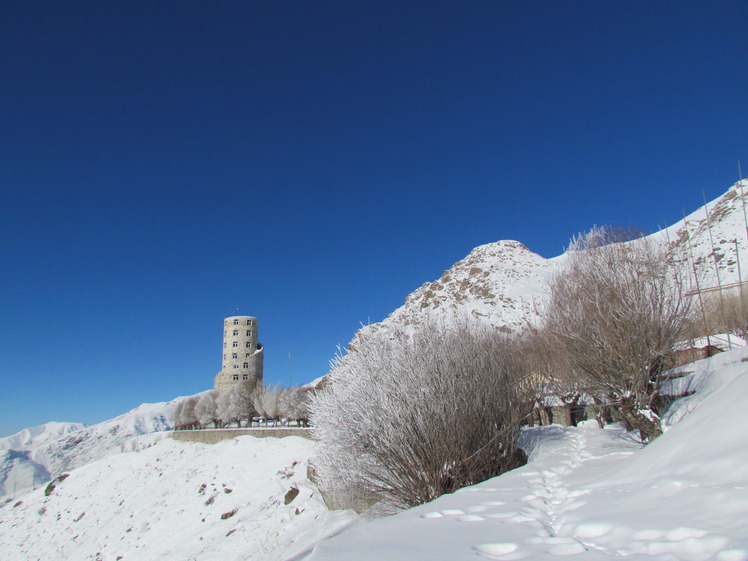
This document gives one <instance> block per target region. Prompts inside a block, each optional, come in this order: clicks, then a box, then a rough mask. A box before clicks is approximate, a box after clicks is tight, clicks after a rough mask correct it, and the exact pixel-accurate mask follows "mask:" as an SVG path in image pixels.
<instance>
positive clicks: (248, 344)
mask: <svg viewBox="0 0 748 561" xmlns="http://www.w3.org/2000/svg"><path fill="white" fill-rule="evenodd" d="M244 346H245V347H247V348H248V349H251V348H252V343H250V342H249V341H247V343H246V345H244Z"/></svg>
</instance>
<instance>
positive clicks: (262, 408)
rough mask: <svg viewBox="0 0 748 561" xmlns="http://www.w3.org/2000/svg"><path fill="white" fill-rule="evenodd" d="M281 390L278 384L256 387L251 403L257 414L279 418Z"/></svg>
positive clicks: (264, 417) (267, 417)
mask: <svg viewBox="0 0 748 561" xmlns="http://www.w3.org/2000/svg"><path fill="white" fill-rule="evenodd" d="M282 393H283V390H282V389H281V388H280V386H262V387H259V388H258V389H257V392H255V394H254V396H253V405H254V408H255V411H257V414H258V415H259V416H260V417H262V418H263V419H265V420H266V421H267V420H268V419H273V421H277V420H280V418H281V417H282V411H281V394H282Z"/></svg>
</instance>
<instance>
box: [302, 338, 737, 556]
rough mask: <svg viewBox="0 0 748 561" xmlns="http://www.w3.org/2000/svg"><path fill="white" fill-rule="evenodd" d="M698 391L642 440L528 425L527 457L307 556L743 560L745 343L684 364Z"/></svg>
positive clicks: (616, 429)
mask: <svg viewBox="0 0 748 561" xmlns="http://www.w3.org/2000/svg"><path fill="white" fill-rule="evenodd" d="M688 372H690V373H691V376H690V378H691V381H692V382H693V383H691V382H689V381H688V380H687V379H681V380H679V382H678V384H686V385H687V386H688V387H689V388H693V389H696V390H697V393H696V394H695V395H693V396H691V397H688V398H685V399H682V400H679V401H678V402H676V403H675V404H674V406H673V407H672V408H671V411H670V413H669V414H668V418H672V419H674V420H676V422H675V424H673V425H672V426H670V427H669V428H668V430H667V431H666V432H665V434H664V435H663V436H661V437H660V438H658V439H657V440H656V441H655V442H653V443H652V444H650V445H648V446H646V447H644V448H642V447H641V444H640V443H638V442H637V441H636V440H634V439H633V438H632V437H631V436H630V435H628V434H627V433H626V432H625V431H624V430H623V429H622V428H621V427H620V426H611V427H607V428H606V429H598V428H597V427H596V425H593V426H582V427H578V428H563V427H559V426H550V427H535V428H531V429H526V430H525V431H523V434H522V446H523V448H525V449H526V450H529V451H530V453H529V455H530V458H529V461H528V464H527V465H525V466H523V467H521V468H519V469H516V470H514V471H511V472H509V473H506V474H504V475H502V476H500V477H495V478H493V479H490V480H488V481H484V482H483V483H480V484H478V485H474V486H472V487H467V488H464V489H461V490H459V491H457V492H456V493H454V494H452V495H444V496H442V497H440V498H438V499H437V500H435V501H433V502H431V503H428V504H425V505H421V506H419V507H416V508H414V509H411V510H408V511H405V512H402V513H400V514H398V515H395V516H391V517H389V518H383V519H378V520H374V521H372V522H368V523H366V522H363V521H359V522H358V523H356V524H354V525H353V526H352V527H350V529H348V530H346V531H344V532H342V533H341V534H340V535H338V536H336V537H334V538H331V539H329V540H326V541H323V542H321V543H319V544H318V545H317V546H316V547H315V549H314V551H313V552H312V553H311V554H310V555H309V556H308V557H307V558H306V559H307V560H308V561H348V560H350V559H356V560H357V561H375V560H376V561H379V560H381V559H387V560H388V561H419V560H446V559H448V560H450V561H468V560H471V561H476V559H477V560H479V559H483V560H484V561H485V560H487V559H492V560H497V561H514V560H523V559H527V560H532V561H544V560H548V561H550V560H556V561H558V560H559V559H570V560H571V559H582V560H584V561H610V560H611V559H619V560H620V559H624V560H626V561H644V560H647V561H748V446H746V442H748V439H747V438H746V434H747V431H748V407H746V406H745V403H746V396H748V349H739V350H736V351H732V352H730V353H724V354H722V355H718V356H716V357H713V358H711V359H707V360H704V361H699V362H698V363H694V364H693V365H689V366H688Z"/></svg>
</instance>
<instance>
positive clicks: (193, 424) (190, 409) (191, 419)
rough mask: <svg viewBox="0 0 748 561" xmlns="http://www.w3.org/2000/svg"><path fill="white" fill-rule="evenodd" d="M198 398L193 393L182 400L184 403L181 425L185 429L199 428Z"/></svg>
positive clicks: (180, 417)
mask: <svg viewBox="0 0 748 561" xmlns="http://www.w3.org/2000/svg"><path fill="white" fill-rule="evenodd" d="M197 399H198V398H197V396H194V395H193V396H192V397H188V398H186V399H185V400H184V401H183V402H182V403H183V405H182V410H181V412H180V416H179V419H180V423H179V426H180V427H181V428H183V429H185V430H190V429H195V428H197V416H196V415H195V407H196V405H197Z"/></svg>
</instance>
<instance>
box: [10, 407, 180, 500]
mask: <svg viewBox="0 0 748 561" xmlns="http://www.w3.org/2000/svg"><path fill="white" fill-rule="evenodd" d="M181 399H183V398H181V397H180V398H177V399H174V400H171V401H169V402H163V403H144V404H142V405H140V406H138V407H136V408H135V409H133V410H131V411H128V412H127V413H124V414H122V415H119V416H118V417H115V418H114V419H109V420H107V421H103V422H101V423H97V424H95V425H91V426H85V425H82V424H80V423H47V424H45V425H41V426H40V427H34V428H30V429H24V430H22V431H20V432H18V433H16V434H15V435H12V436H9V437H5V438H3V439H2V440H0V443H2V444H1V445H0V504H1V503H2V502H3V501H10V500H11V499H15V498H17V497H19V496H21V495H23V494H24V493H25V492H28V491H29V490H31V489H34V488H37V487H39V486H40V485H42V484H45V483H46V482H48V481H49V480H50V479H53V478H55V477H57V476H58V475H60V474H62V473H64V472H67V471H70V470H73V469H76V468H78V467H81V466H83V465H85V464H87V463H89V462H92V461H94V460H98V459H99V458H102V457H105V456H108V455H111V454H115V453H118V452H121V451H123V450H125V449H133V448H136V447H137V446H139V445H142V444H145V443H146V442H148V443H150V442H152V441H153V439H154V438H156V437H149V436H148V435H152V434H155V433H159V432H162V431H166V430H169V429H171V426H170V425H169V422H168V417H169V412H170V411H171V409H172V408H173V407H174V406H175V405H176V403H178V402H179V401H180V400H181ZM144 437H145V440H144Z"/></svg>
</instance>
